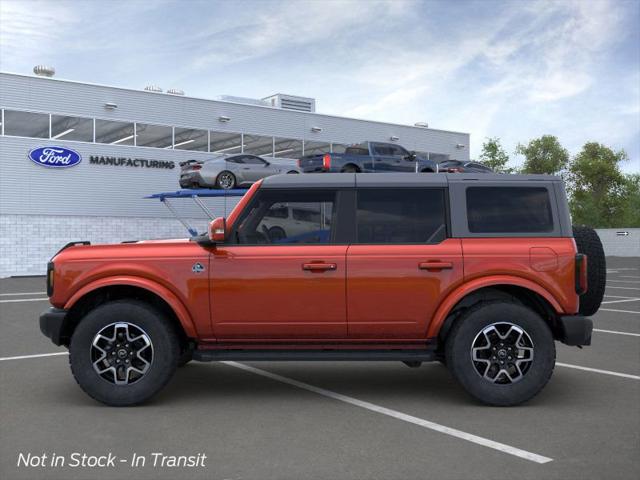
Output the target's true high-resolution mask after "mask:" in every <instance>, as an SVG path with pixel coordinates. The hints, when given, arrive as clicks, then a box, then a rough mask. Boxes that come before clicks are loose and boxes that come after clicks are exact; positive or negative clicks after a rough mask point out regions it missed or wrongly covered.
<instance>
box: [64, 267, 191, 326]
mask: <svg viewBox="0 0 640 480" xmlns="http://www.w3.org/2000/svg"><path fill="white" fill-rule="evenodd" d="M120 285H128V286H132V287H138V288H143V289H145V290H148V291H150V292H152V293H154V294H156V295H157V296H158V297H160V298H161V299H163V300H164V301H165V302H167V303H168V304H169V306H170V307H171V309H172V310H173V312H174V313H175V314H176V317H177V318H178V320H179V321H180V324H181V325H182V328H184V331H185V334H186V335H187V336H188V337H191V338H196V337H197V336H198V335H197V332H196V328H195V325H194V322H193V319H192V318H191V315H189V312H188V310H187V308H186V307H185V306H184V304H183V303H182V302H181V301H180V299H179V298H178V297H177V296H176V295H175V294H174V293H173V292H171V290H169V289H168V288H166V287H164V286H162V285H160V284H158V283H156V282H154V281H152V280H148V279H146V278H141V277H135V276H129V275H120V276H114V277H108V278H101V279H99V280H94V281H93V282H91V283H88V284H87V285H85V286H83V287H82V288H80V289H79V290H78V291H77V292H76V293H74V294H73V295H72V296H71V298H70V299H69V300H68V301H67V303H66V304H65V305H64V309H65V310H70V309H71V308H72V307H73V306H74V305H75V304H76V303H77V302H78V301H79V300H80V299H81V298H83V297H84V296H85V295H87V294H88V293H91V292H93V291H94V290H97V289H99V288H104V287H112V286H120Z"/></svg>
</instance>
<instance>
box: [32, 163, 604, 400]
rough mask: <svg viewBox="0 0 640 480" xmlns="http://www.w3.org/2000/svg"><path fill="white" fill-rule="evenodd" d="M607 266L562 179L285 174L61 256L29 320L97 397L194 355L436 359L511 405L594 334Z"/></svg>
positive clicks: (141, 395)
mask: <svg viewBox="0 0 640 480" xmlns="http://www.w3.org/2000/svg"><path fill="white" fill-rule="evenodd" d="M296 212H298V213H296ZM276 225H277V227H278V229H279V230H278V235H274V234H273V231H272V229H273V228H274V227H275V226H276ZM587 257H588V259H587ZM587 262H588V268H587ZM604 275H605V264H604V256H603V253H602V246H601V244H600V242H599V240H598V237H597V235H595V233H594V232H593V230H590V229H585V228H572V226H571V223H570V219H569V211H568V208H567V200H566V198H565V193H564V187H563V183H562V181H561V179H559V178H557V177H549V176H535V175H530V176H518V175H512V176H504V175H493V174H441V173H440V174H432V175H421V174H414V175H408V174H381V175H366V174H353V173H350V174H349V173H341V174H326V175H280V176H274V177H269V178H267V179H265V180H262V181H259V182H258V183H256V184H254V185H253V186H252V187H251V189H250V190H249V191H248V192H247V193H246V195H245V196H244V197H243V198H242V199H241V201H240V202H239V204H238V205H237V206H236V208H235V209H234V210H233V212H232V213H231V214H230V215H229V217H228V218H226V219H225V218H218V219H216V220H214V221H213V222H211V225H210V230H209V232H208V234H206V235H202V236H199V237H194V238H191V239H182V240H162V241H140V242H137V243H125V244H118V245H76V244H71V246H69V247H68V248H65V249H63V250H62V251H61V252H59V253H58V254H57V255H56V256H55V257H54V258H53V259H52V261H51V263H50V264H49V268H48V274H47V282H48V293H49V296H50V301H51V303H52V304H53V308H52V309H51V310H49V311H47V312H45V313H44V314H43V315H42V316H41V318H40V327H41V330H42V332H43V333H44V334H45V335H47V336H48V337H49V338H51V339H52V340H53V342H54V343H55V344H57V345H65V346H67V347H69V350H70V364H71V370H72V372H73V375H74V376H75V378H76V380H77V381H78V383H79V384H80V386H81V387H82V388H83V389H84V390H85V391H86V392H87V393H88V394H89V395H91V396H92V397H93V398H95V399H97V400H100V401H101V402H104V403H107V404H109V405H131V404H136V403H140V402H142V401H145V400H146V399H148V398H150V397H151V396H152V395H153V394H155V393H156V392H157V391H158V390H160V389H161V388H162V387H163V386H164V385H165V384H166V383H167V382H168V381H169V379H170V378H171V376H172V374H173V372H174V370H175V368H176V367H177V366H178V365H180V364H184V363H186V362H188V361H189V360H191V359H193V360H198V361H212V360H231V359H233V360H247V361H255V360H377V361H379V360H395V361H402V362H404V363H405V364H407V365H408V366H410V367H417V366H419V365H420V364H421V363H422V362H425V361H432V360H439V361H441V362H443V363H445V364H446V365H447V367H448V368H449V369H450V370H451V372H452V374H453V376H454V377H455V378H456V379H457V380H458V381H459V382H460V384H461V385H462V386H463V387H464V388H465V389H466V390H467V391H468V392H469V393H470V394H471V395H473V396H474V397H476V398H477V399H479V400H481V401H483V402H485V403H488V404H492V405H514V404H518V403H521V402H524V401H526V400H528V399H530V398H531V397H533V396H534V395H535V394H536V393H538V392H539V391H540V390H541V389H542V387H543V386H544V385H545V384H546V383H547V381H548V380H549V378H550V377H551V373H552V372H553V368H554V364H555V343H554V340H556V341H560V342H563V343H565V344H568V345H578V346H582V345H589V344H590V342H591V330H592V323H591V320H590V319H589V318H587V317H588V316H589V315H592V314H593V313H595V312H596V311H597V310H598V307H599V305H600V302H601V300H602V295H603V289H604Z"/></svg>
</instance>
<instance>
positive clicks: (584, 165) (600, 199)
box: [568, 142, 638, 228]
mask: <svg viewBox="0 0 640 480" xmlns="http://www.w3.org/2000/svg"><path fill="white" fill-rule="evenodd" d="M626 159H627V154H626V153H625V151H624V150H620V151H618V152H614V151H613V150H612V149H610V148H609V147H607V146H605V145H602V144H599V143H597V142H589V143H586V144H585V145H584V146H583V147H582V150H581V151H580V153H578V155H576V156H575V157H574V159H573V160H572V162H571V165H570V166H569V177H568V180H569V190H570V193H571V198H570V201H569V207H570V209H571V216H572V218H573V223H575V224H584V225H588V226H591V227H600V228H603V227H619V226H622V222H623V221H624V217H625V215H630V216H631V217H633V215H634V213H633V212H627V209H628V208H630V207H629V206H628V204H629V199H630V197H631V196H632V195H630V193H631V192H633V188H634V180H633V179H627V178H625V176H624V175H623V174H622V172H621V171H620V166H619V164H620V162H623V161H625V160H626ZM635 185H636V188H637V185H638V183H637V181H636V182H635ZM625 226H629V225H625Z"/></svg>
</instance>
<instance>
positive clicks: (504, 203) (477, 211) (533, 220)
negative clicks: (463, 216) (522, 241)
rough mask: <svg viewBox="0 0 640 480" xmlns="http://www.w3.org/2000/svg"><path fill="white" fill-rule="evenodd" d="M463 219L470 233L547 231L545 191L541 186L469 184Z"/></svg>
mask: <svg viewBox="0 0 640 480" xmlns="http://www.w3.org/2000/svg"><path fill="white" fill-rule="evenodd" d="M467 221H468V223H469V231H470V232H473V233H543V232H551V231H553V215H552V212H551V202H550V200H549V192H548V191H547V189H546V188H544V187H469V188H467Z"/></svg>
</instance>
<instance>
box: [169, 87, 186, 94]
mask: <svg viewBox="0 0 640 480" xmlns="http://www.w3.org/2000/svg"><path fill="white" fill-rule="evenodd" d="M167 93H168V94H169V95H184V90H180V89H179V88H170V89H169V90H167Z"/></svg>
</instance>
